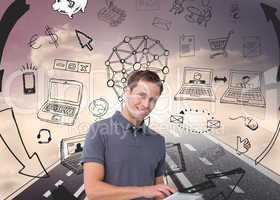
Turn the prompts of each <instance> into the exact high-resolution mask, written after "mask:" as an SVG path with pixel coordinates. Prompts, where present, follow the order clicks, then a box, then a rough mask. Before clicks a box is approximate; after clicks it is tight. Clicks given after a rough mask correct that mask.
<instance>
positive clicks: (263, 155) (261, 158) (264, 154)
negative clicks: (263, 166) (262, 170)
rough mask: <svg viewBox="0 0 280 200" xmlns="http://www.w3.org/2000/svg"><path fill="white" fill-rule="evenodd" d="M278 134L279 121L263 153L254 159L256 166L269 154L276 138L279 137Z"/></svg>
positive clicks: (279, 131)
mask: <svg viewBox="0 0 280 200" xmlns="http://www.w3.org/2000/svg"><path fill="white" fill-rule="evenodd" d="M279 133H280V121H279V122H278V125H277V128H276V131H275V133H274V135H273V136H272V138H271V140H270V141H269V143H268V145H267V146H266V147H265V149H264V150H263V152H262V153H261V154H260V155H258V157H257V158H256V159H255V165H258V164H259V163H260V162H261V161H262V160H263V159H264V158H265V157H266V156H267V154H269V152H270V151H271V149H272V147H273V146H274V144H275V142H276V140H277V138H278V137H279Z"/></svg>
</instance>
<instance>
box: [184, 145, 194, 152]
mask: <svg viewBox="0 0 280 200" xmlns="http://www.w3.org/2000/svg"><path fill="white" fill-rule="evenodd" d="M184 145H185V147H187V148H188V149H189V150H190V151H196V149H195V148H194V147H193V146H192V145H190V144H184Z"/></svg>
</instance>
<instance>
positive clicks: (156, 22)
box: [153, 17, 171, 31]
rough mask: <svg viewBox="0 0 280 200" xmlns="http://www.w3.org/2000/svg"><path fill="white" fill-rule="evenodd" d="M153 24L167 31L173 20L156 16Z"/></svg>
mask: <svg viewBox="0 0 280 200" xmlns="http://www.w3.org/2000/svg"><path fill="white" fill-rule="evenodd" d="M153 26H155V27H157V28H159V29H162V30H165V31H169V30H170V27H171V22H170V21H168V20H165V19H162V18H159V17H155V18H154V20H153Z"/></svg>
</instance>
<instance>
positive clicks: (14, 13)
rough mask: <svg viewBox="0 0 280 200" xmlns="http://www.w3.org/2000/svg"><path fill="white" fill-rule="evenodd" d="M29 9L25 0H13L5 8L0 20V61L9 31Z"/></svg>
mask: <svg viewBox="0 0 280 200" xmlns="http://www.w3.org/2000/svg"><path fill="white" fill-rule="evenodd" d="M28 10H29V5H28V4H26V1H25V0H15V1H14V2H13V3H12V4H10V6H9V7H8V8H7V10H6V11H5V13H4V14H3V16H2V18H1V21H0V63H1V61H2V55H3V51H4V48H5V45H6V42H7V39H8V36H9V34H10V32H11V31H12V29H13V27H14V26H15V24H16V23H17V21H18V20H19V19H20V18H21V17H22V16H23V15H24V14H25V13H26V12H27V11H28Z"/></svg>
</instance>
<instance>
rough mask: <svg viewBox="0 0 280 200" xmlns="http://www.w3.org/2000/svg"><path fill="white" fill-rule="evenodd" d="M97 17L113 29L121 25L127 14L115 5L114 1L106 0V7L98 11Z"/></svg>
mask: <svg viewBox="0 0 280 200" xmlns="http://www.w3.org/2000/svg"><path fill="white" fill-rule="evenodd" d="M97 17H98V19H99V20H101V21H104V22H106V23H108V24H110V26H112V27H116V26H118V25H120V24H121V23H122V22H123V21H124V20H125V18H126V12H125V11H124V10H123V9H121V8H118V7H117V6H116V5H114V2H113V1H112V0H106V7H104V8H102V9H101V10H99V11H98V13H97Z"/></svg>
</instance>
